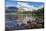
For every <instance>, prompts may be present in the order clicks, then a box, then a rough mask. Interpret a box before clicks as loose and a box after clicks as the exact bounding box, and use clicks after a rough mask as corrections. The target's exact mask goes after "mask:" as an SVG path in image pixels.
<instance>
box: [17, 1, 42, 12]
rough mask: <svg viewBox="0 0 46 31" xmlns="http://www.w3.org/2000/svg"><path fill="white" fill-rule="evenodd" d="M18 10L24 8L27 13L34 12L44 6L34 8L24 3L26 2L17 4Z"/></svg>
mask: <svg viewBox="0 0 46 31" xmlns="http://www.w3.org/2000/svg"><path fill="white" fill-rule="evenodd" d="M16 7H18V8H20V7H21V8H23V9H25V11H32V10H37V9H40V8H42V7H43V5H41V6H40V7H34V6H33V5H29V4H28V3H24V2H17V6H16Z"/></svg>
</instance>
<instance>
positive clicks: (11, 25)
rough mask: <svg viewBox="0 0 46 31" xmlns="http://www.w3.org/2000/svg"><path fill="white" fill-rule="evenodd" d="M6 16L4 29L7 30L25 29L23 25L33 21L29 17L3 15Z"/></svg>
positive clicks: (32, 18)
mask: <svg viewBox="0 0 46 31" xmlns="http://www.w3.org/2000/svg"><path fill="white" fill-rule="evenodd" d="M5 16H6V19H5V21H6V23H5V24H6V28H7V29H18V30H19V29H26V28H25V26H24V25H25V24H27V21H29V20H30V21H32V20H35V18H34V17H32V16H31V15H26V14H25V15H24V14H23V15H5Z"/></svg>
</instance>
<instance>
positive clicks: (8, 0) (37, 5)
mask: <svg viewBox="0 0 46 31" xmlns="http://www.w3.org/2000/svg"><path fill="white" fill-rule="evenodd" d="M20 5H21V6H23V7H27V8H31V9H35V8H36V9H38V8H42V7H43V5H44V3H43V2H21V1H19V2H17V1H16V0H6V7H10V6H13V7H20Z"/></svg>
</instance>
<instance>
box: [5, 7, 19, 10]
mask: <svg viewBox="0 0 46 31" xmlns="http://www.w3.org/2000/svg"><path fill="white" fill-rule="evenodd" d="M17 10H18V8H17V7H5V11H17Z"/></svg>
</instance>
